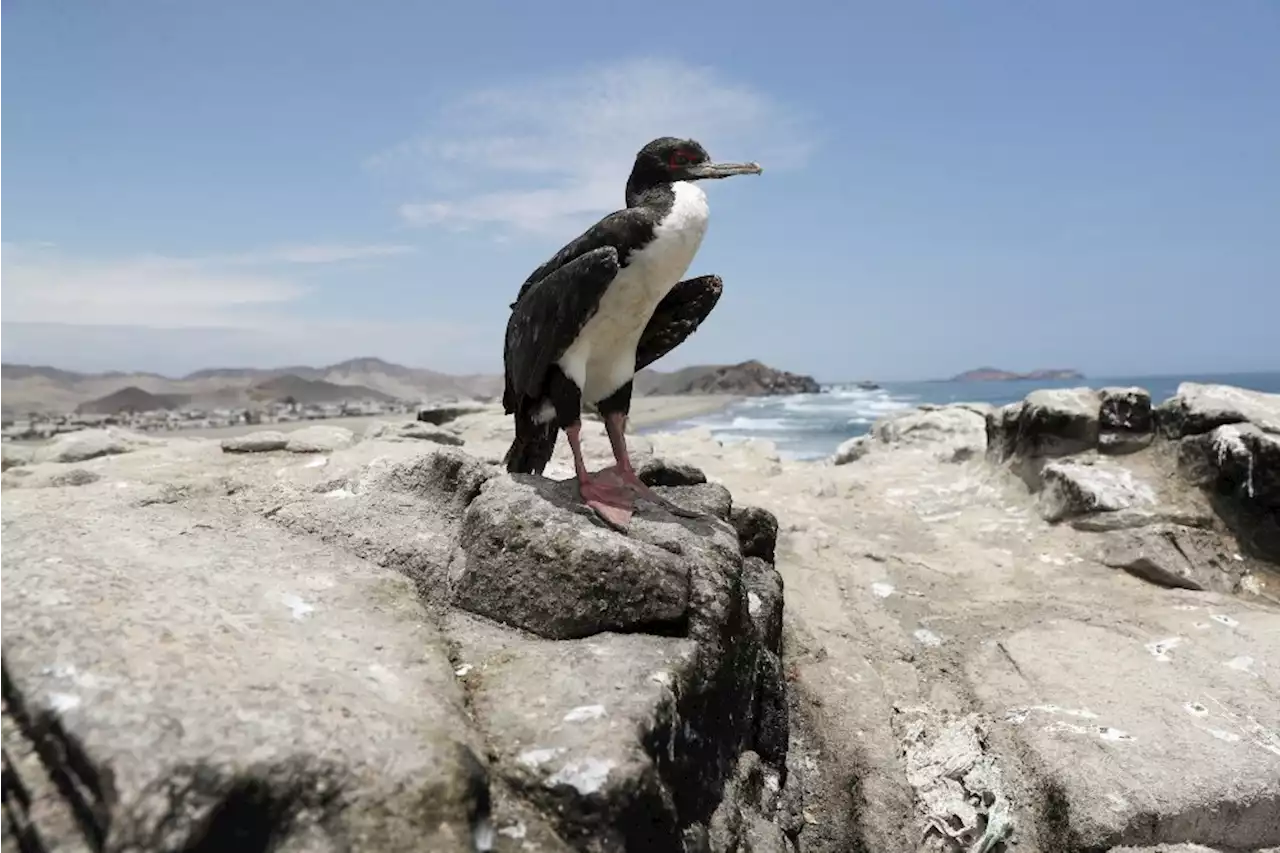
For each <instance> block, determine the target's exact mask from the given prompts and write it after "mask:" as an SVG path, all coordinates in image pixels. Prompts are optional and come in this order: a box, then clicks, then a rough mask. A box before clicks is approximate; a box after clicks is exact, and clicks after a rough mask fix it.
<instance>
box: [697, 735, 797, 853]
mask: <svg viewBox="0 0 1280 853" xmlns="http://www.w3.org/2000/svg"><path fill="white" fill-rule="evenodd" d="M769 772H770V771H769V770H768V769H767V768H766V767H765V766H764V765H763V764H762V763H761V761H760V756H758V755H756V754H755V753H754V752H744V753H743V754H742V755H741V757H739V759H738V764H737V767H735V768H734V774H733V777H732V778H730V779H729V781H728V782H727V783H726V784H725V790H724V798H723V799H722V800H721V801H720V805H719V806H718V807H717V808H716V810H715V812H714V813H713V814H712V815H711V820H710V821H709V823H708V825H707V847H706V848H705V849H707V850H709V851H710V853H789V850H790V847H789V845H788V844H787V839H786V836H785V835H784V834H783V832H782V829H781V827H779V826H778V825H777V824H776V823H774V822H773V821H772V820H771V817H772V814H773V810H774V807H775V801H776V799H777V795H776V793H775V791H773V790H771V787H773V788H776V786H777V780H776V779H775V780H773V781H772V785H771V784H770V782H769V781H766V775H767V774H768V773H769Z"/></svg>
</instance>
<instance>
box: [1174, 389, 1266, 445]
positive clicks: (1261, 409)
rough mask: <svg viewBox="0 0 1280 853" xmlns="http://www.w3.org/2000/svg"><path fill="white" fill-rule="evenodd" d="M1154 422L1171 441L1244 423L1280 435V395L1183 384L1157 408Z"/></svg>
mask: <svg viewBox="0 0 1280 853" xmlns="http://www.w3.org/2000/svg"><path fill="white" fill-rule="evenodd" d="M1155 419H1156V423H1157V425H1158V427H1159V429H1160V432H1161V433H1162V434H1163V435H1165V436H1167V437H1169V438H1182V437H1184V436H1188V435H1199V434H1200V433H1205V432H1209V431H1210V430H1213V429H1217V428H1218V427H1220V426H1225V425H1227V424H1240V423H1245V422H1249V423H1252V424H1254V425H1255V426H1257V427H1258V428H1259V429H1261V430H1263V431H1264V432H1270V433H1280V394H1266V393H1263V392H1262V391H1252V390H1249V389H1247V388H1237V387H1235V386H1233V385H1205V384H1201V383H1199V382H1183V383H1182V384H1181V385H1179V386H1178V393H1177V394H1175V395H1174V396H1173V397H1170V398H1169V399H1168V400H1165V401H1164V402H1163V403H1161V404H1160V405H1159V406H1158V407H1157V408H1156V411H1155Z"/></svg>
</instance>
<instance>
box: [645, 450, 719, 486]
mask: <svg viewBox="0 0 1280 853" xmlns="http://www.w3.org/2000/svg"><path fill="white" fill-rule="evenodd" d="M636 476H638V477H639V478H640V482H642V483H644V484H645V485H646V486H650V487H654V486H697V485H699V484H701V483H705V482H707V475H706V474H704V473H702V471H701V470H700V469H698V468H696V467H694V466H693V465H690V464H688V463H687V462H679V461H676V460H673V459H662V458H658V457H653V458H650V459H647V460H645V462H644V464H642V465H641V466H640V467H639V468H637V469H636Z"/></svg>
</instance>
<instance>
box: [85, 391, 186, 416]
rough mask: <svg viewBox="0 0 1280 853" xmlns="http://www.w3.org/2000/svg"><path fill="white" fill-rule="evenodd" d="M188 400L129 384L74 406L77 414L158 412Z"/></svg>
mask: <svg viewBox="0 0 1280 853" xmlns="http://www.w3.org/2000/svg"><path fill="white" fill-rule="evenodd" d="M189 400H190V398H189V397H187V396H186V395H185V394H152V393H151V392H150V391H144V390H142V389H141V388H138V387H135V386H133V385H130V386H129V387H128V388H121V389H120V390H119V391H113V392H111V393H110V394H108V395H107V396H105V397H99V398H98V399H96V400H90V401H89V402H87V403H81V404H80V405H78V406H76V414H78V415H115V414H119V413H121V412H159V411H167V410H172V409H180V408H182V407H183V406H184V405H186V404H187V402H188V401H189Z"/></svg>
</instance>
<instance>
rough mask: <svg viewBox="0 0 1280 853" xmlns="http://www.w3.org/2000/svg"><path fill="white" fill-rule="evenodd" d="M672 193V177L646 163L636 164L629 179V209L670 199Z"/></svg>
mask: <svg viewBox="0 0 1280 853" xmlns="http://www.w3.org/2000/svg"><path fill="white" fill-rule="evenodd" d="M670 193H671V176H670V175H668V174H667V173H666V172H664V171H662V170H660V169H657V168H651V167H649V166H648V165H647V164H645V163H636V165H635V167H634V168H633V169H632V170H631V176H630V177H629V178H627V207H640V206H642V205H644V204H646V203H652V202H653V201H655V200H661V199H662V198H664V197H668V196H669V195H670Z"/></svg>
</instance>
